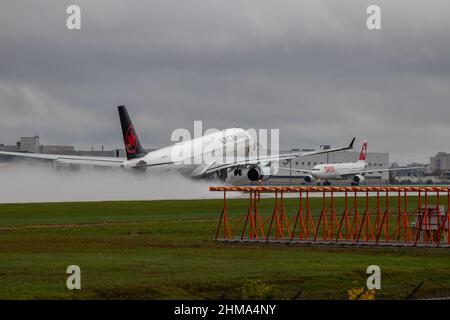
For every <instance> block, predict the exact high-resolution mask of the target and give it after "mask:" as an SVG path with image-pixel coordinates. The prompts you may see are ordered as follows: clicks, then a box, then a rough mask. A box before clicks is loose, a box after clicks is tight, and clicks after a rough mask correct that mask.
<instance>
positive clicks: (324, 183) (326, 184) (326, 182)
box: [323, 180, 331, 186]
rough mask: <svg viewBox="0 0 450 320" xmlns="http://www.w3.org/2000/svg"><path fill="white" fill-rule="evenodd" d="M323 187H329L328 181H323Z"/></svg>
mask: <svg viewBox="0 0 450 320" xmlns="http://www.w3.org/2000/svg"><path fill="white" fill-rule="evenodd" d="M323 185H324V186H331V182H330V181H328V180H325V181H324V182H323Z"/></svg>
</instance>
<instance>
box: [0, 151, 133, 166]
mask: <svg viewBox="0 0 450 320" xmlns="http://www.w3.org/2000/svg"><path fill="white" fill-rule="evenodd" d="M1 155H3V156H8V157H14V158H18V159H36V160H44V161H45V160H46V161H54V162H56V163H61V164H78V165H92V166H103V167H119V166H120V165H121V164H122V163H123V162H124V161H125V160H126V159H125V158H114V157H89V156H71V155H57V154H43V153H23V152H5V151H0V156H1Z"/></svg>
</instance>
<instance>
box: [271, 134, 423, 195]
mask: <svg viewBox="0 0 450 320" xmlns="http://www.w3.org/2000/svg"><path fill="white" fill-rule="evenodd" d="M366 153H367V141H364V142H363V145H362V147H361V152H360V154H359V158H358V161H356V162H347V163H327V164H318V165H316V166H314V167H313V168H312V170H305V169H289V168H280V169H283V170H290V171H295V172H299V173H306V176H305V178H304V180H305V182H312V181H313V180H325V181H324V183H323V185H331V182H330V181H329V180H331V179H332V180H343V179H349V178H351V179H352V182H351V184H352V186H357V185H359V183H361V182H364V181H365V180H366V178H365V174H367V173H374V172H380V173H381V172H383V171H400V170H414V169H422V168H423V167H403V168H386V169H381V168H380V169H367V167H368V165H367V163H366Z"/></svg>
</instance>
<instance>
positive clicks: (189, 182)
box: [0, 164, 222, 203]
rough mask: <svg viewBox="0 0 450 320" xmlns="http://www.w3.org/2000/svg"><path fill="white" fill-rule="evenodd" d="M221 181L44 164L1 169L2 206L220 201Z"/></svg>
mask: <svg viewBox="0 0 450 320" xmlns="http://www.w3.org/2000/svg"><path fill="white" fill-rule="evenodd" d="M212 185H218V182H217V181H205V180H193V179H189V178H186V177H183V176H181V175H179V174H176V173H153V172H146V173H145V174H134V173H131V172H127V171H122V170H96V169H80V170H75V171H71V170H65V169H63V170H57V169H55V168H51V167H49V166H44V165H25V164H12V165H3V166H0V203H32V202H70V201H121V200H167V199H206V198H220V197H221V196H222V195H221V194H218V193H216V192H210V191H209V190H208V188H209V186H212Z"/></svg>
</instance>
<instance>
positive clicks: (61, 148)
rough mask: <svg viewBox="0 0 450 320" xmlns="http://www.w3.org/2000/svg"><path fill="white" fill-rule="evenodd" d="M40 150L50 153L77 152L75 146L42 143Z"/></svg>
mask: <svg viewBox="0 0 450 320" xmlns="http://www.w3.org/2000/svg"><path fill="white" fill-rule="evenodd" d="M39 152H40V153H49V154H61V153H70V152H75V148H74V147H73V146H57V145H53V146H52V145H50V146H46V145H41V146H39Z"/></svg>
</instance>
